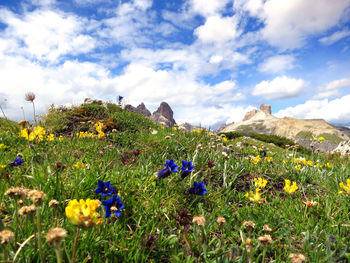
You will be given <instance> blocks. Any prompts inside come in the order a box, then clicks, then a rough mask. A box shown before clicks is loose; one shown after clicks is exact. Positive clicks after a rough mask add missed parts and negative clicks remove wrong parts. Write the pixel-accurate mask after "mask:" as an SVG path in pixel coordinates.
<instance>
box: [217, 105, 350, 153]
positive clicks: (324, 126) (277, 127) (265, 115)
mask: <svg viewBox="0 0 350 263" xmlns="http://www.w3.org/2000/svg"><path fill="white" fill-rule="evenodd" d="M233 131H235V132H240V133H243V134H251V133H262V134H275V135H278V136H283V137H286V138H289V139H292V140H294V141H296V142H298V143H299V144H301V145H303V146H306V147H310V146H311V145H312V143H313V138H315V137H324V138H325V142H324V143H322V144H318V145H317V147H318V148H319V150H321V151H330V150H333V149H334V148H336V147H337V145H338V144H339V143H340V142H341V141H345V140H349V136H348V135H347V134H346V133H345V132H344V130H341V129H338V128H337V127H335V126H332V125H331V124H329V123H327V122H326V121H325V120H323V119H294V118H291V117H284V118H277V117H276V116H274V115H272V114H271V106H270V105H268V104H262V105H261V106H260V110H252V111H250V112H247V113H246V115H245V116H244V118H243V121H241V122H237V123H235V124H232V125H229V126H228V127H226V128H225V129H224V130H222V132H233Z"/></svg>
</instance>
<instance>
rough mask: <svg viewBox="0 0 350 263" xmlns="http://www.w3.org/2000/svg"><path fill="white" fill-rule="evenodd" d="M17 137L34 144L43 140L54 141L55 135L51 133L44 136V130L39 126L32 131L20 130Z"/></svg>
mask: <svg viewBox="0 0 350 263" xmlns="http://www.w3.org/2000/svg"><path fill="white" fill-rule="evenodd" d="M19 136H20V137H22V138H24V139H26V140H28V141H34V142H36V143H38V142H41V141H43V140H45V139H46V140H47V141H53V140H54V139H55V135H54V134H52V133H51V134H49V135H47V136H46V130H45V129H44V128H43V127H41V126H36V127H34V128H32V129H28V128H24V129H21V131H20V133H19Z"/></svg>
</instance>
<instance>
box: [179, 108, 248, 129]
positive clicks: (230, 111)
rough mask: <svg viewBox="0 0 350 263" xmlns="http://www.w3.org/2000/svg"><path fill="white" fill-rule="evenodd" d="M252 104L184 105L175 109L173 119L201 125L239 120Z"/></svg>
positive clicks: (206, 125) (207, 125)
mask: <svg viewBox="0 0 350 263" xmlns="http://www.w3.org/2000/svg"><path fill="white" fill-rule="evenodd" d="M253 108H254V107H253V106H246V107H242V106H234V105H232V104H225V105H223V106H222V107H214V106H208V107H198V106H193V107H185V108H182V109H179V110H177V111H175V120H176V122H177V123H184V122H190V123H192V124H196V125H199V124H201V126H202V127H209V126H210V125H213V124H215V123H232V122H239V121H241V120H242V119H243V117H244V115H245V114H246V112H247V111H250V110H252V109H253Z"/></svg>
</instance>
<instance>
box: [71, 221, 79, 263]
mask: <svg viewBox="0 0 350 263" xmlns="http://www.w3.org/2000/svg"><path fill="white" fill-rule="evenodd" d="M79 230H80V228H79V227H77V232H76V233H75V239H74V245H73V253H72V260H71V261H72V263H74V258H75V250H76V248H77V242H78V236H79Z"/></svg>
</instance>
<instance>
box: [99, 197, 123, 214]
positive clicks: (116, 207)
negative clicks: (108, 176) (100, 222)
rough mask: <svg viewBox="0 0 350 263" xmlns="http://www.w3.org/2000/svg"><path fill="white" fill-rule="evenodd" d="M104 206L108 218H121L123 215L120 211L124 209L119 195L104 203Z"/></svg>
mask: <svg viewBox="0 0 350 263" xmlns="http://www.w3.org/2000/svg"><path fill="white" fill-rule="evenodd" d="M102 204H103V206H104V208H105V209H106V218H108V217H111V215H112V214H115V215H116V216H117V217H119V216H120V214H121V211H120V210H122V209H123V208H124V205H123V203H122V201H121V200H120V197H119V195H114V196H113V197H112V198H110V199H108V200H104V201H102Z"/></svg>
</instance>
